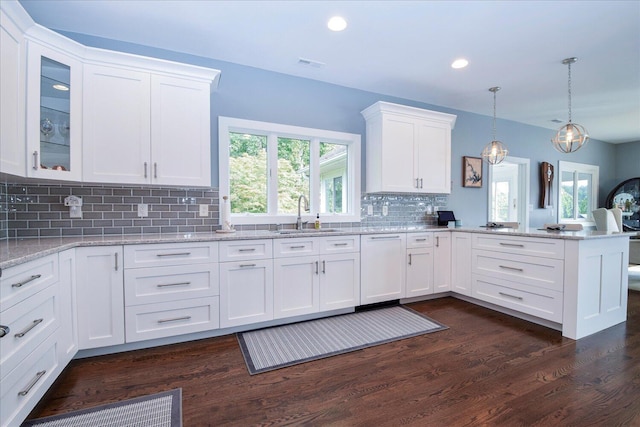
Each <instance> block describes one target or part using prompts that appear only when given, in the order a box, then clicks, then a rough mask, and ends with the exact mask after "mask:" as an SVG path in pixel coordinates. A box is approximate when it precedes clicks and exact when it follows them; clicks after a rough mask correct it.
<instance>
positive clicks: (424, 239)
mask: <svg viewBox="0 0 640 427" xmlns="http://www.w3.org/2000/svg"><path fill="white" fill-rule="evenodd" d="M426 240H427V239H426V237H424V238H421V239H416V242H424V241H426Z"/></svg>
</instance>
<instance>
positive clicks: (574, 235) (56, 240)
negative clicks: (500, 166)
mask: <svg viewBox="0 0 640 427" xmlns="http://www.w3.org/2000/svg"><path fill="white" fill-rule="evenodd" d="M420 231H443V232H447V231H462V232H467V233H485V234H496V235H501V236H502V235H505V236H522V237H542V238H552V239H564V240H583V239H593V238H609V237H621V236H625V235H629V236H631V235H634V234H635V233H610V232H603V231H589V230H585V231H547V230H538V229H522V228H520V229H511V228H486V227H474V228H472V227H461V228H446V227H429V226H404V227H402V226H397V227H353V228H335V229H329V230H327V229H324V230H323V231H321V232H318V231H316V230H313V229H309V230H305V232H299V231H293V230H284V232H277V231H269V230H255V231H237V232H235V233H216V232H215V231H214V232H211V233H171V234H126V235H108V236H78V237H42V238H24V239H6V240H3V241H0V270H1V269H4V268H9V267H12V266H14V265H18V264H22V263H25V262H27V261H31V260H33V259H37V258H41V257H44V256H47V255H50V254H54V253H58V252H61V251H64V250H66V249H72V248H75V247H83V246H110V245H136V244H147V243H185V242H205V241H225V240H250V239H266V238H271V239H284V238H295V237H308V236H339V235H353V234H358V235H365V234H378V233H400V232H420Z"/></svg>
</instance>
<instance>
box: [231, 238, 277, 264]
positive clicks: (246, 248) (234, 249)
mask: <svg viewBox="0 0 640 427" xmlns="http://www.w3.org/2000/svg"><path fill="white" fill-rule="evenodd" d="M272 257H273V249H272V241H271V239H265V240H236V241H233V242H221V243H220V262H226V261H242V260H245V259H267V258H272Z"/></svg>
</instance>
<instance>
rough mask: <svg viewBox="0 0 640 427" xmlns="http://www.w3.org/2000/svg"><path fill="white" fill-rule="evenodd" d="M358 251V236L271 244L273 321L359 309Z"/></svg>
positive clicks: (315, 238) (291, 240) (296, 240)
mask: <svg viewBox="0 0 640 427" xmlns="http://www.w3.org/2000/svg"><path fill="white" fill-rule="evenodd" d="M359 248H360V241H359V238H358V236H334V237H320V238H318V237H311V238H293V239H281V240H277V241H275V242H274V256H275V259H274V318H285V317H291V316H298V315H303V314H311V313H317V312H320V311H329V310H337V309H341V308H349V307H355V306H357V305H359V304H360V294H359V288H360V254H359ZM292 255H296V256H292Z"/></svg>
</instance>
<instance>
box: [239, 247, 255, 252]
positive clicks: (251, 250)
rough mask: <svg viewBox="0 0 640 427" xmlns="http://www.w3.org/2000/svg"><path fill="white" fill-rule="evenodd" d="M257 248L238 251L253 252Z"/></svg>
mask: <svg viewBox="0 0 640 427" xmlns="http://www.w3.org/2000/svg"><path fill="white" fill-rule="evenodd" d="M255 250H256V248H247V249H238V252H253V251H255Z"/></svg>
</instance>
